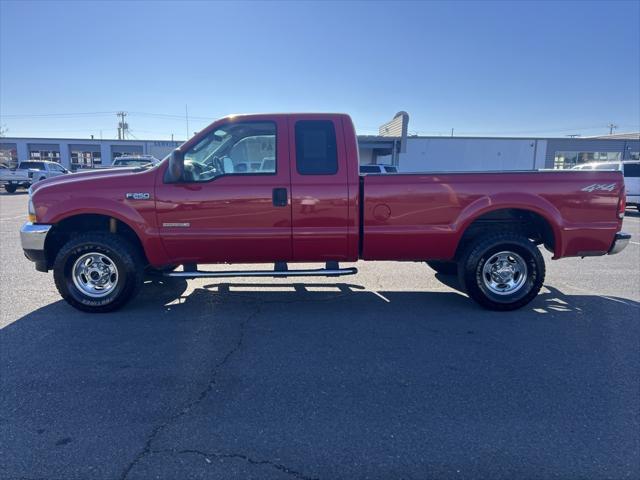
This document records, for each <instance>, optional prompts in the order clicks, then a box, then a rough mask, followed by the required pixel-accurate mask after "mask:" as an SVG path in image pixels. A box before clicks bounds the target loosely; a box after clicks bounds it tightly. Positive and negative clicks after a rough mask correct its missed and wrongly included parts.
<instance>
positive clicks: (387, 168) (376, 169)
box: [360, 165, 398, 173]
mask: <svg viewBox="0 0 640 480" xmlns="http://www.w3.org/2000/svg"><path fill="white" fill-rule="evenodd" d="M360 173H398V167H396V166H395V165H360Z"/></svg>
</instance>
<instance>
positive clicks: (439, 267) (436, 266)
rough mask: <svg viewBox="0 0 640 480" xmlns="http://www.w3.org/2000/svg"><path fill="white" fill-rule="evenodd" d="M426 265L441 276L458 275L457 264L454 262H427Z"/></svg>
mask: <svg viewBox="0 0 640 480" xmlns="http://www.w3.org/2000/svg"><path fill="white" fill-rule="evenodd" d="M427 265H429V267H431V268H432V269H433V270H435V271H436V272H438V273H441V274H442V275H456V274H457V273H458V264H457V263H456V262H441V261H438V260H429V261H428V262H427Z"/></svg>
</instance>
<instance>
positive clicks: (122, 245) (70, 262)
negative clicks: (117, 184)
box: [53, 232, 144, 313]
mask: <svg viewBox="0 0 640 480" xmlns="http://www.w3.org/2000/svg"><path fill="white" fill-rule="evenodd" d="M143 271H144V269H143V267H142V262H141V261H140V257H139V254H138V252H137V251H136V250H135V249H134V248H133V246H132V245H131V244H130V243H129V242H127V241H126V240H125V239H123V238H121V237H118V236H117V235H113V234H109V233H104V232H93V233H86V234H84V235H79V236H78V237H76V238H74V239H72V240H70V241H68V242H67V243H66V244H65V245H64V246H63V247H62V248H61V249H60V251H59V252H58V255H57V256H56V259H55V262H54V266H53V277H54V280H55V284H56V287H57V289H58V292H60V295H61V296H62V298H64V299H65V300H66V301H67V302H68V303H69V304H70V305H71V306H73V307H75V308H77V309H78V310H82V311H85V312H100V313H102V312H110V311H113V310H116V309H118V308H120V307H122V306H123V305H124V304H125V303H127V302H128V301H129V300H131V298H133V297H134V296H135V295H136V294H137V293H138V290H139V289H140V286H141V285H142V281H143Z"/></svg>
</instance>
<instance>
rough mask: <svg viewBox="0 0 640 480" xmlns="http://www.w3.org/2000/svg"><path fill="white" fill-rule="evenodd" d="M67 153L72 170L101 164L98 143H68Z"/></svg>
mask: <svg viewBox="0 0 640 480" xmlns="http://www.w3.org/2000/svg"><path fill="white" fill-rule="evenodd" d="M69 154H70V156H71V169H72V170H78V169H82V168H94V167H96V166H100V165H102V156H101V153H100V146H99V145H69Z"/></svg>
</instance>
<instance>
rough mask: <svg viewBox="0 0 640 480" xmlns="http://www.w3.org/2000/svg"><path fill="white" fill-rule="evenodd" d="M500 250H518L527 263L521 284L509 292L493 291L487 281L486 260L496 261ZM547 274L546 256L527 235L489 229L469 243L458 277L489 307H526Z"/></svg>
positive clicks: (476, 298)
mask: <svg viewBox="0 0 640 480" xmlns="http://www.w3.org/2000/svg"><path fill="white" fill-rule="evenodd" d="M501 252H512V253H515V254H516V256H519V257H520V259H521V260H522V261H523V262H524V264H525V265H526V275H524V279H523V280H522V282H523V283H522V285H521V286H520V287H519V288H517V289H516V290H514V291H513V292H512V293H510V294H509V293H502V294H498V293H495V292H494V291H492V290H491V288H490V286H489V285H488V284H489V283H491V274H485V273H484V272H483V270H484V267H485V264H486V263H487V262H490V261H493V260H494V259H495V258H496V257H495V255H496V254H498V253H501ZM514 263H515V262H514ZM488 268H490V266H488ZM544 276H545V264H544V258H543V257H542V254H541V253H540V250H539V249H538V247H537V246H536V245H535V244H534V243H533V242H532V241H531V240H529V239H528V238H527V237H525V236H523V235H520V234H518V233H512V232H511V233H510V232H504V233H488V234H486V235H485V236H482V237H479V238H478V239H477V240H475V241H473V242H471V244H469V245H468V246H467V248H466V249H465V250H464V252H463V254H462V255H461V257H460V262H459V264H458V279H459V281H460V285H461V286H462V288H463V289H464V290H465V291H466V292H467V294H468V295H469V296H470V297H471V298H472V299H473V300H475V301H476V302H478V303H479V304H480V305H481V306H483V307H484V308H487V309H489V310H498V311H507V310H516V309H518V308H520V307H523V306H524V305H526V304H527V303H529V302H530V301H531V300H533V299H534V298H535V297H536V295H538V292H539V291H540V289H541V288H542V284H543V282H544ZM514 278H516V279H519V278H521V277H520V276H515V277H514ZM485 279H486V281H485ZM516 283H517V282H516Z"/></svg>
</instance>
